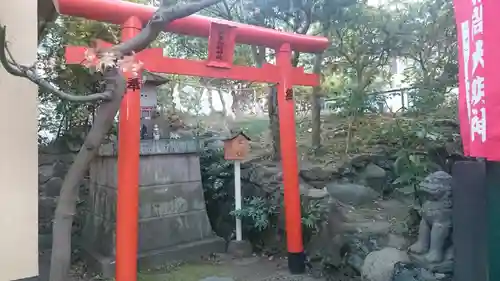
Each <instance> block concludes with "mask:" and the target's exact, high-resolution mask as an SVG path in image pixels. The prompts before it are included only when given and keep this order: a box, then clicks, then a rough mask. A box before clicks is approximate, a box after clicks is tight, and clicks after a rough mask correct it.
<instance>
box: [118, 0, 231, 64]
mask: <svg viewBox="0 0 500 281" xmlns="http://www.w3.org/2000/svg"><path fill="white" fill-rule="evenodd" d="M221 1H222V0H201V1H198V2H192V3H187V4H186V3H182V4H177V5H175V6H173V7H170V6H167V5H166V4H165V3H166V2H167V1H162V4H161V6H160V7H159V8H158V10H156V12H155V13H154V15H153V17H152V18H151V20H150V21H149V22H148V24H147V25H146V27H144V28H143V29H142V30H141V32H140V33H139V34H138V35H137V36H135V37H134V38H132V39H130V40H128V41H126V42H123V43H120V44H118V45H116V46H114V47H111V51H112V52H115V53H118V57H120V56H122V55H126V54H129V53H131V52H136V53H138V52H140V51H142V50H144V49H146V48H147V47H148V45H149V44H150V43H151V42H152V41H154V40H155V39H156V38H157V37H158V35H159V34H160V33H161V32H162V31H163V29H164V28H165V25H167V24H168V23H170V22H172V21H174V20H176V19H180V18H183V17H186V16H189V15H192V14H194V13H197V12H199V11H201V10H203V9H205V8H207V7H209V6H211V5H214V4H217V3H219V2H221Z"/></svg>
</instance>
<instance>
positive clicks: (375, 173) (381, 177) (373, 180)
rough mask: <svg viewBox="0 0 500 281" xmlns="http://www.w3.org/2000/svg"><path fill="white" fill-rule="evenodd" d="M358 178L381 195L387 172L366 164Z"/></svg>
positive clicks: (371, 164)
mask: <svg viewBox="0 0 500 281" xmlns="http://www.w3.org/2000/svg"><path fill="white" fill-rule="evenodd" d="M360 177H361V178H362V179H363V180H364V181H365V182H366V184H367V185H368V186H369V187H371V188H373V189H374V190H376V191H378V192H379V193H383V192H384V191H385V187H386V183H387V180H386V178H387V172H386V171H385V170H384V169H382V168H380V167H379V166H377V165H375V164H373V163H370V164H368V165H367V166H366V167H365V168H364V170H363V172H361V175H360Z"/></svg>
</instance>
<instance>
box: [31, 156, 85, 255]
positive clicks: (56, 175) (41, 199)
mask: <svg viewBox="0 0 500 281" xmlns="http://www.w3.org/2000/svg"><path fill="white" fill-rule="evenodd" d="M74 157H75V154H73V153H71V152H62V151H61V149H57V148H55V147H40V148H39V150H38V238H39V244H38V245H39V248H40V250H47V249H49V248H50V247H51V243H52V220H53V219H54V211H55V208H56V204H57V198H58V197H59V192H60V191H61V187H62V182H63V179H64V176H65V175H66V172H67V171H68V169H69V167H70V166H71V164H72V163H73V160H74ZM78 221H79V220H78V218H77V219H76V224H78Z"/></svg>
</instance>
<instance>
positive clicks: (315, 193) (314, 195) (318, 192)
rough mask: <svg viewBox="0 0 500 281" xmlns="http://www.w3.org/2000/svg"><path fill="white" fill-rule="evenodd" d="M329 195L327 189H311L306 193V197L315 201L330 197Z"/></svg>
mask: <svg viewBox="0 0 500 281" xmlns="http://www.w3.org/2000/svg"><path fill="white" fill-rule="evenodd" d="M328 195H329V194H328V191H326V190H325V189H315V188H312V189H309V190H308V191H307V193H306V196H307V197H308V198H310V199H313V200H321V199H324V198H326V197H328Z"/></svg>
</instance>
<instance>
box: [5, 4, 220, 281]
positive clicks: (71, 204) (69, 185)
mask: <svg viewBox="0 0 500 281" xmlns="http://www.w3.org/2000/svg"><path fill="white" fill-rule="evenodd" d="M217 2H220V0H202V1H198V2H192V3H186V4H179V5H176V6H173V7H172V6H170V5H168V1H162V2H161V5H160V7H159V8H158V9H157V11H156V12H155V14H154V15H153V17H152V19H151V20H150V21H149V22H148V23H147V25H146V26H145V27H144V29H143V30H142V31H141V32H140V33H139V34H138V35H137V36H136V37H135V38H133V39H131V40H129V41H126V42H124V43H120V44H118V45H115V46H113V47H111V48H109V49H106V50H101V51H100V52H99V53H98V54H97V56H98V57H99V58H101V63H100V65H99V69H100V70H101V72H102V77H103V82H104V83H103V84H104V90H103V91H102V92H100V93H92V94H89V95H78V94H74V93H68V92H66V91H65V90H64V89H61V88H58V87H56V86H54V84H53V83H51V81H49V80H45V79H44V77H41V76H40V75H39V71H38V70H37V69H36V68H37V65H38V64H37V63H34V64H33V65H20V64H18V63H17V62H16V60H15V59H14V58H13V57H12V56H11V55H10V51H9V49H8V44H7V42H6V27H5V26H1V27H0V61H1V63H2V66H3V67H4V68H5V70H6V71H7V72H8V73H10V74H12V75H15V76H18V77H22V78H26V79H28V80H30V81H32V82H33V83H35V84H37V85H38V86H40V87H41V88H42V89H44V90H45V91H47V92H50V93H52V94H55V95H56V96H58V97H59V98H60V99H63V100H67V101H70V102H77V103H88V102H90V103H98V105H97V109H96V116H95V118H94V120H93V121H94V123H93V126H92V128H91V129H90V131H89V132H88V134H87V136H86V138H85V141H84V144H83V145H82V147H81V148H80V150H79V152H78V155H77V156H76V158H75V161H74V163H73V165H72V166H71V167H70V169H69V171H68V173H67V174H66V177H65V178H64V182H63V185H62V189H61V193H60V196H59V200H58V203H57V208H56V211H55V219H54V224H53V244H52V245H53V250H52V257H51V268H50V280H51V281H64V280H66V279H67V277H68V273H69V268H70V261H71V227H72V223H73V216H74V214H75V211H76V201H77V196H78V187H79V184H80V182H81V180H82V179H83V177H84V176H85V174H86V172H87V171H88V168H89V165H90V162H91V161H92V159H93V158H94V157H95V155H96V154H97V151H98V148H99V146H100V144H101V143H102V141H103V139H104V137H105V135H106V134H107V133H108V131H109V130H110V129H111V127H112V125H113V123H114V118H115V116H116V114H117V112H118V109H119V107H120V103H121V100H122V97H123V94H124V93H125V90H126V83H125V79H124V76H123V73H121V67H119V66H118V64H119V63H118V64H116V63H111V64H110V63H108V62H107V61H109V60H110V59H111V61H115V60H121V59H122V58H124V57H125V56H130V55H131V54H133V53H137V52H140V51H142V50H143V49H145V48H147V47H148V45H149V44H150V43H151V42H152V41H154V40H155V39H156V38H157V37H158V35H159V34H160V33H161V32H162V31H163V28H164V27H165V25H166V24H168V23H170V22H171V21H173V20H175V19H178V18H182V17H185V16H188V15H191V14H193V13H196V12H198V11H200V10H202V9H204V8H206V7H208V6H210V5H213V4H215V3H217ZM70 88H71V87H70Z"/></svg>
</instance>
